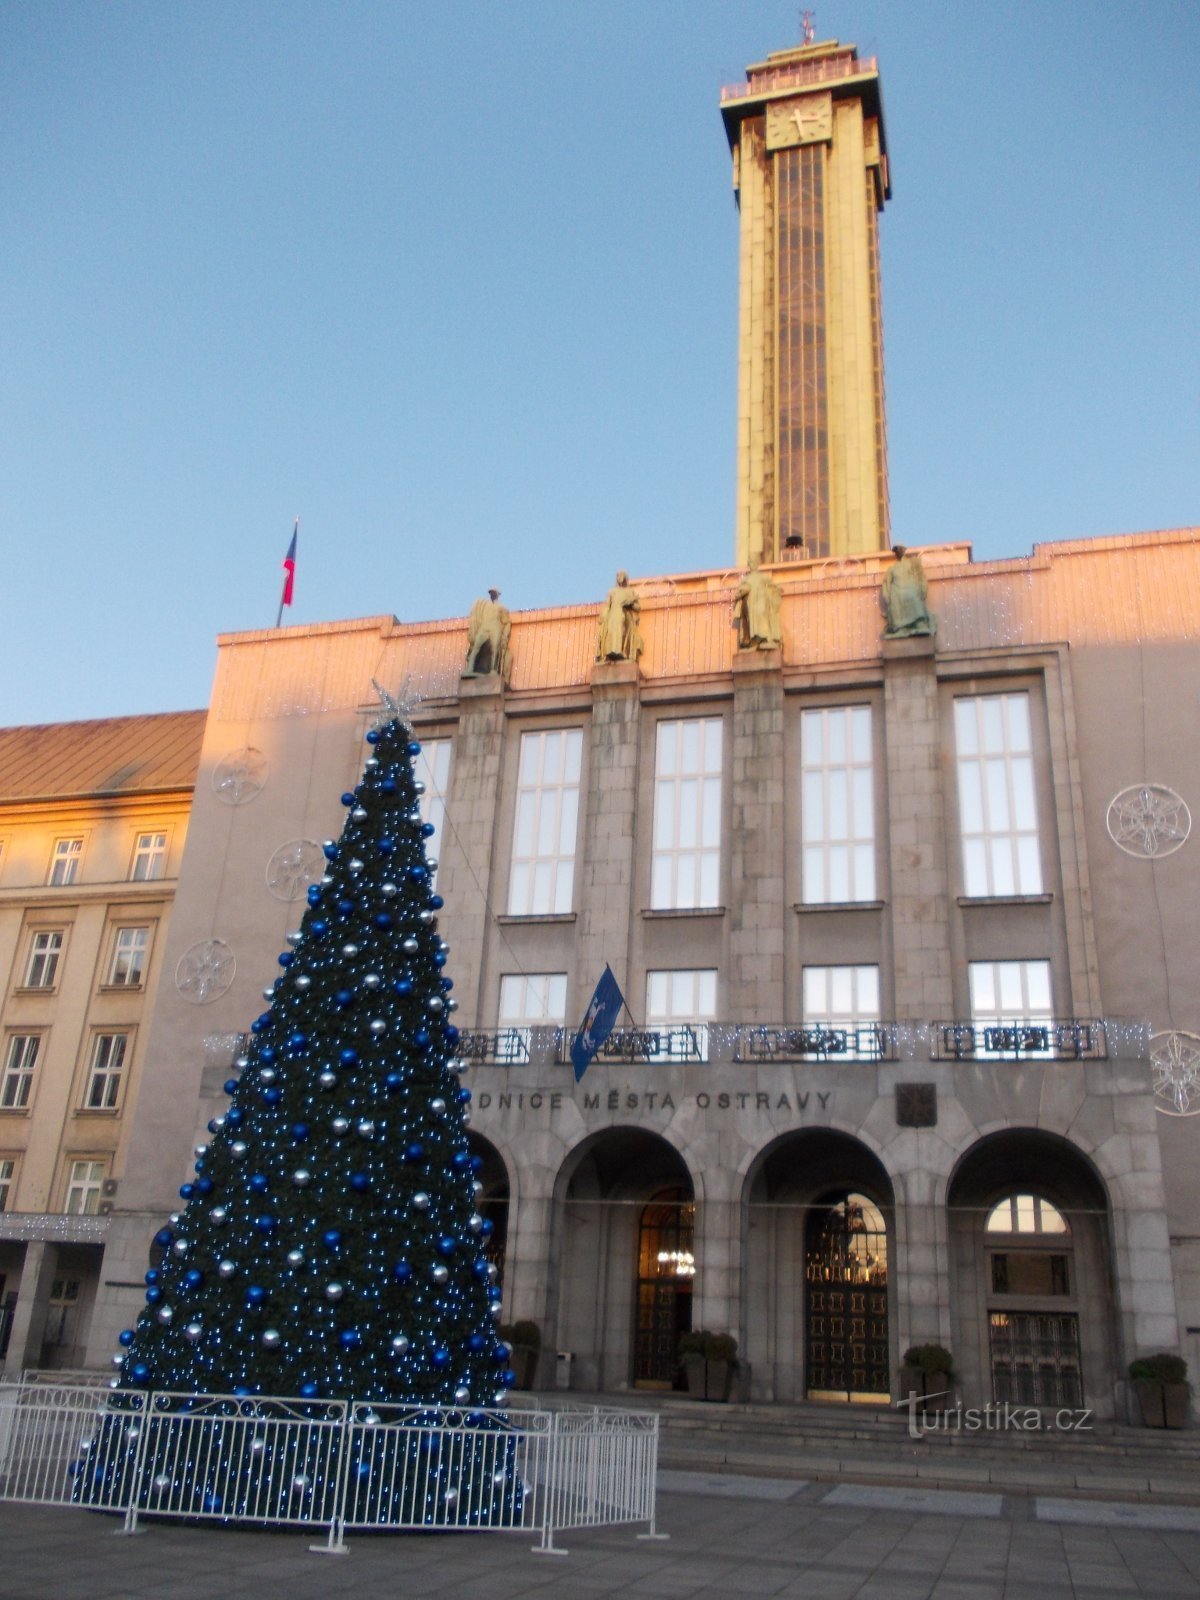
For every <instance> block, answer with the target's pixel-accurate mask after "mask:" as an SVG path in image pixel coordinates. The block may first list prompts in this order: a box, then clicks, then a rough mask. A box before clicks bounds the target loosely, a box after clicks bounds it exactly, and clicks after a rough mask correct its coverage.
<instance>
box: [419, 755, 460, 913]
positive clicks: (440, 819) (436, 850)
mask: <svg viewBox="0 0 1200 1600" xmlns="http://www.w3.org/2000/svg"><path fill="white" fill-rule="evenodd" d="M420 745H421V753H420V755H419V756H418V757H417V759H416V762H415V764H414V770H415V772H416V775H417V777H418V778H419V779H420V780H421V782H422V783H423V784H424V785H425V793H424V794H423V795H422V796H421V797H420V812H421V821H422V822H430V823H432V824H433V832H432V833H431V834H430V836H429V838H428V839H427V840H426V849H427V850H428V851H429V853H430V854H431V855H432V856H433V858H434V860H435V861H439V862H440V857H441V853H442V852H441V848H440V846H441V841H442V833H443V830H444V829H445V826H446V796H447V795H448V794H449V792H450V752H451V751H452V750H453V748H454V740H453V739H422V740H420ZM436 887H437V871H434V872H433V873H432V874H431V876H430V879H429V888H430V891H431V892H432V891H433V890H434V889H436Z"/></svg>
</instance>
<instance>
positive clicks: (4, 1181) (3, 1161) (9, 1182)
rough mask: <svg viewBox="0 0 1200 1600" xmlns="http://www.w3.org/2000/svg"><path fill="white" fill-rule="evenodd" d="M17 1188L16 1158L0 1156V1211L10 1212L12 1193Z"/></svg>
mask: <svg viewBox="0 0 1200 1600" xmlns="http://www.w3.org/2000/svg"><path fill="white" fill-rule="evenodd" d="M16 1186H17V1158H16V1157H15V1156H0V1211H11V1210H12V1198H13V1191H14V1190H15V1189H16Z"/></svg>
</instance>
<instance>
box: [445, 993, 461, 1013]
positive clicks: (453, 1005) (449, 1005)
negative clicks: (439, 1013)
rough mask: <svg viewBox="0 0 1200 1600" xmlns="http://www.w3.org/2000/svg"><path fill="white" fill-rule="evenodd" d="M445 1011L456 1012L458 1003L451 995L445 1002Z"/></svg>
mask: <svg viewBox="0 0 1200 1600" xmlns="http://www.w3.org/2000/svg"><path fill="white" fill-rule="evenodd" d="M446 1010H447V1011H457V1010H458V1001H457V1000H456V999H455V998H454V996H453V995H451V996H450V998H449V1000H447V1001H446Z"/></svg>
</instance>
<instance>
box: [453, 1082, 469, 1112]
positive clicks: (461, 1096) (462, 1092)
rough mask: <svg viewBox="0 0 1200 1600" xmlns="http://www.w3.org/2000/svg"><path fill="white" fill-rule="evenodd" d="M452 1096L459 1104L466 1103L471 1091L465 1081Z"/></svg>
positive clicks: (463, 1104)
mask: <svg viewBox="0 0 1200 1600" xmlns="http://www.w3.org/2000/svg"><path fill="white" fill-rule="evenodd" d="M454 1098H455V1099H456V1100H457V1101H458V1103H459V1105H460V1106H465V1105H466V1103H467V1101H468V1100H469V1099H470V1098H471V1091H470V1089H468V1088H467V1086H466V1084H465V1083H464V1084H462V1085H461V1086H460V1088H459V1090H458V1093H457V1094H456V1095H455V1097H454Z"/></svg>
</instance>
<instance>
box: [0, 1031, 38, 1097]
mask: <svg viewBox="0 0 1200 1600" xmlns="http://www.w3.org/2000/svg"><path fill="white" fill-rule="evenodd" d="M42 1037H43V1036H42V1034H40V1033H10V1034H9V1035H8V1037H7V1038H6V1039H5V1041H4V1073H3V1076H2V1077H0V1111H28V1110H29V1107H30V1106H31V1105H32V1103H33V1075H34V1073H35V1072H36V1071H37V1064H38V1057H39V1056H40V1055H41V1051H42Z"/></svg>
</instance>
